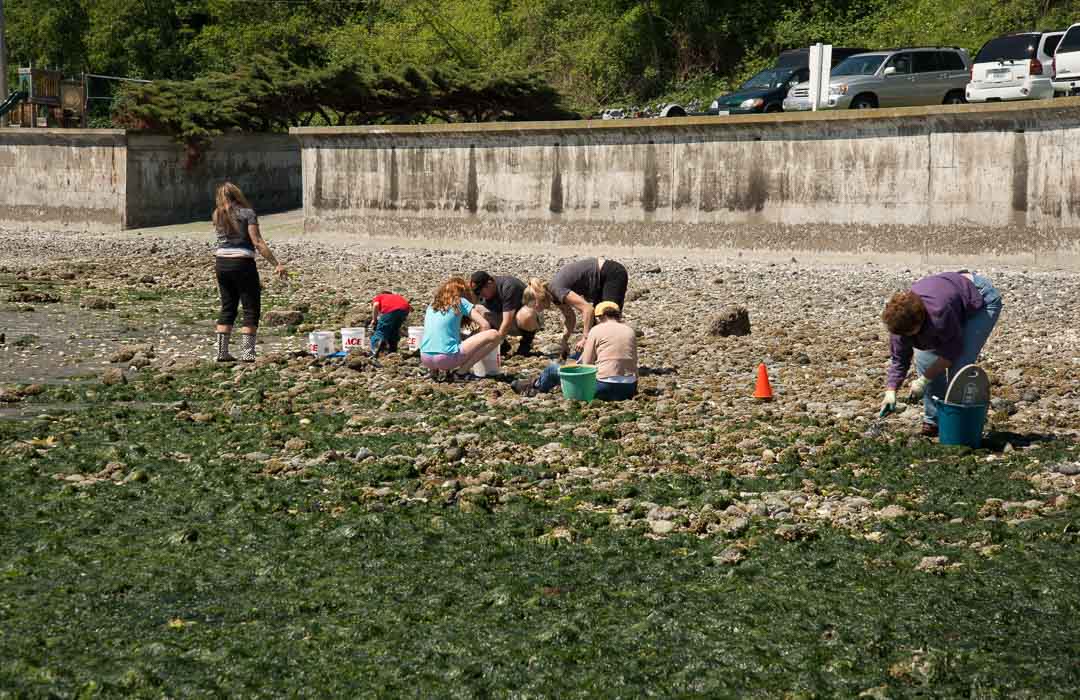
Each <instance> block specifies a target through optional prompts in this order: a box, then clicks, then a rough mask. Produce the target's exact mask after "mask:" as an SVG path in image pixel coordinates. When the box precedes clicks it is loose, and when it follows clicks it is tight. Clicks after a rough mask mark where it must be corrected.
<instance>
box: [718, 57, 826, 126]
mask: <svg viewBox="0 0 1080 700" xmlns="http://www.w3.org/2000/svg"><path fill="white" fill-rule="evenodd" d="M809 79H810V69H809V68H768V69H766V70H763V71H761V72H760V73H758V74H757V75H755V76H754V77H752V78H750V79H749V80H747V81H746V82H745V83H743V84H742V85H740V86H739V89H738V90H736V91H735V92H732V93H728V94H727V95H721V96H720V97H717V98H716V99H715V100H713V102H712V104H711V105H709V109H708V110H706V112H705V113H706V114H718V115H725V114H753V113H757V112H766V113H768V112H780V111H782V110H783V102H784V95H786V94H787V91H788V90H790V89H791V88H792V87H793V86H795V85H798V84H799V83H801V82H803V81H804V80H809Z"/></svg>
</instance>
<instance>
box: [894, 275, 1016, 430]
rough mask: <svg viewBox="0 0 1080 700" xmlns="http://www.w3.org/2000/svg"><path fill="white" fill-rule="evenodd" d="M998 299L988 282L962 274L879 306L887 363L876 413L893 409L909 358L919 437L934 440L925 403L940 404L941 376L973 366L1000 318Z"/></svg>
mask: <svg viewBox="0 0 1080 700" xmlns="http://www.w3.org/2000/svg"><path fill="white" fill-rule="evenodd" d="M1001 307H1002V303H1001V295H1000V294H999V293H998V291H997V290H996V289H994V286H993V285H992V284H990V280H988V279H986V278H985V277H983V276H982V275H976V274H974V273H971V272H968V271H966V270H962V271H960V272H943V273H941V274H939V275H931V276H929V277H924V278H922V279H921V280H919V281H918V282H916V283H915V284H913V285H911V289H910V290H908V291H906V292H897V293H896V294H894V295H893V297H892V298H891V299H889V301H888V303H887V304H886V305H885V311H884V313H882V314H881V320H882V321H884V322H885V326H886V328H888V329H889V333H890V334H891V337H890V339H889V344H890V348H891V351H892V360H891V362H890V364H889V374H888V382H887V384H886V391H885V399H884V401H882V403H881V412H882V413H883V414H884V413H888V412H890V411H893V410H895V409H896V390H897V389H899V388H900V386H901V385H902V384H903V383H904V378H905V377H906V376H907V373H908V368H909V367H910V366H911V357H912V353H913V352H914V355H915V371H916V372H917V373H918V375H919V376H918V377H917V378H916V379H915V380H914V381H913V382H912V383H911V394H910V399H909V400H911V401H914V400H917V399H920V398H921V399H922V400H923V426H922V434H923V435H926V436H930V437H933V436H936V435H937V432H938V425H937V422H938V419H937V407H936V406H935V405H934V402H933V401H932V400H931V397H934V396H937V397H938V398H940V399H944V398H945V391H946V389H947V388H948V385H947V383H946V379H947V376H946V372H947V371H948V370H949V369H950V368H954V369H960V368H962V367H964V366H966V365H970V364H974V363H975V361H976V360H977V359H978V357H979V351H980V350H982V347H983V345H985V344H986V339H987V338H989V337H990V332H991V331H992V330H994V324H996V323H997V320H998V316H999V315H1000V314H1001Z"/></svg>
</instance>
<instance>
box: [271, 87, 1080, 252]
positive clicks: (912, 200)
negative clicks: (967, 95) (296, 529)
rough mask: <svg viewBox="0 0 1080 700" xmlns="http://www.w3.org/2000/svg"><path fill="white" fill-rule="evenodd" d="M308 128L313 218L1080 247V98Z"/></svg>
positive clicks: (825, 240) (483, 231) (718, 239)
mask: <svg viewBox="0 0 1080 700" xmlns="http://www.w3.org/2000/svg"><path fill="white" fill-rule="evenodd" d="M292 133H293V134H294V135H295V136H297V137H298V138H299V139H300V142H301V146H302V149H303V155H302V164H303V170H304V213H305V225H306V226H307V227H308V228H309V229H318V228H334V229H340V230H350V231H356V232H359V233H364V234H372V233H373V231H372V227H373V221H375V220H377V221H379V222H381V223H379V227H381V228H383V229H388V228H393V229H395V230H398V229H400V228H401V227H400V226H397V225H393V224H391V223H388V222H393V221H395V220H397V221H402V222H404V221H411V222H413V223H412V224H410V225H411V226H423V227H427V228H428V230H429V232H430V233H429V235H431V236H438V237H445V236H447V235H449V236H450V237H452V238H456V237H466V238H467V237H475V238H487V239H490V238H491V237H492V236H505V238H506V239H507V240H514V239H515V238H520V237H521V236H524V235H528V236H540V237H542V238H550V239H551V240H553V241H554V240H555V239H559V240H564V239H566V238H567V237H569V238H573V236H574V234H573V232H572V231H569V232H564V231H561V230H560V227H562V226H569V227H571V229H572V230H576V231H578V232H579V233H584V231H585V230H588V231H589V233H588V234H587V235H588V236H589V237H596V236H599V237H600V238H601V239H602V240H601V241H600V242H604V241H607V242H610V243H613V244H614V243H615V242H616V241H620V242H622V244H625V243H626V242H627V241H632V242H633V244H636V245H638V246H664V245H669V244H674V245H693V246H694V247H697V246H701V247H713V246H714V245H716V246H720V245H726V244H727V243H729V242H731V241H733V240H738V241H743V242H745V241H746V240H747V239H749V240H750V242H751V244H753V242H754V241H762V247H776V246H777V245H781V246H782V247H784V248H789V249H806V248H815V247H817V248H820V247H828V248H831V249H840V250H848V251H854V250H858V249H862V248H868V247H869V248H873V249H875V250H887V249H889V248H892V249H895V250H897V251H900V250H904V251H909V252H910V251H914V252H920V251H923V250H924V249H927V248H930V247H934V248H936V249H939V250H943V252H956V253H962V252H968V250H969V249H970V248H971V247H972V246H980V247H982V248H983V251H982V252H996V253H1001V254H1009V253H1011V252H1017V251H1028V250H1030V249H1032V247H1035V246H1037V247H1039V249H1040V250H1050V251H1054V250H1064V251H1069V252H1072V253H1073V254H1075V253H1080V234H1078V230H1080V159H1078V158H1076V157H1074V156H1077V155H1080V99H1077V98H1068V99H1058V100H1052V101H1042V102H1032V103H1027V104H992V105H967V106H959V107H957V106H949V107H919V108H906V109H891V110H867V111H857V112H855V111H847V112H824V113H817V114H783V115H767V116H752V117H726V118H687V119H655V120H626V121H621V120H619V121H606V122H605V121H590V122H542V123H533V124H454V125H445V126H434V127H432V126H425V127H415V126H404V127H345V128H318V129H294V130H293V132H292ZM417 221H423V222H425V223H423V224H418V223H416V222H417ZM509 223H515V224H516V226H508V225H507V224H509ZM526 223H528V225H527V226H526V225H525V224H526ZM584 224H589V226H588V227H583V226H582V225H584ZM666 224H669V225H670V226H666ZM740 227H741V228H742V229H743V230H740ZM874 227H882V228H883V230H882V231H873V230H871V229H873V228H874ZM406 228H408V227H407V226H406ZM987 228H991V229H995V230H996V231H997V233H995V234H994V235H988V234H987V233H986V231H985V229H987ZM886 230H888V231H889V232H888V233H886V232H885V231H886ZM901 230H902V231H904V233H903V235H902V236H901V237H900V238H897V232H898V231H901ZM470 231H471V233H470ZM526 231H528V233H526ZM399 232H400V231H399ZM529 240H530V242H536V239H535V238H530V239H529ZM766 240H767V241H768V243H767V244H766V243H765V242H764V241H766ZM564 242H565V241H564ZM751 247H753V245H752V246H751Z"/></svg>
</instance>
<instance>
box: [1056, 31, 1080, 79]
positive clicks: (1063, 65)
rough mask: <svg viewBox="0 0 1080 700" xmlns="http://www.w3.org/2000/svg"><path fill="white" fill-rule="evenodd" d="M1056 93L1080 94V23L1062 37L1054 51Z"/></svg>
mask: <svg viewBox="0 0 1080 700" xmlns="http://www.w3.org/2000/svg"><path fill="white" fill-rule="evenodd" d="M1053 75H1054V94H1055V95H1076V94H1080V24H1074V25H1073V26H1071V27H1069V28H1068V29H1067V30H1066V31H1065V36H1063V37H1061V43H1060V44H1058V47H1057V51H1056V52H1055V53H1054V72H1053Z"/></svg>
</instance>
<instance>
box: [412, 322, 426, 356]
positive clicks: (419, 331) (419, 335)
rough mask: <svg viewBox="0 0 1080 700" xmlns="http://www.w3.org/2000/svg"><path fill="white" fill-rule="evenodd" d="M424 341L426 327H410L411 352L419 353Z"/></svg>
mask: <svg viewBox="0 0 1080 700" xmlns="http://www.w3.org/2000/svg"><path fill="white" fill-rule="evenodd" d="M423 339H424V327H423V326H409V351H410V352H418V351H419V350H420V341H422V340H423Z"/></svg>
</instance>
